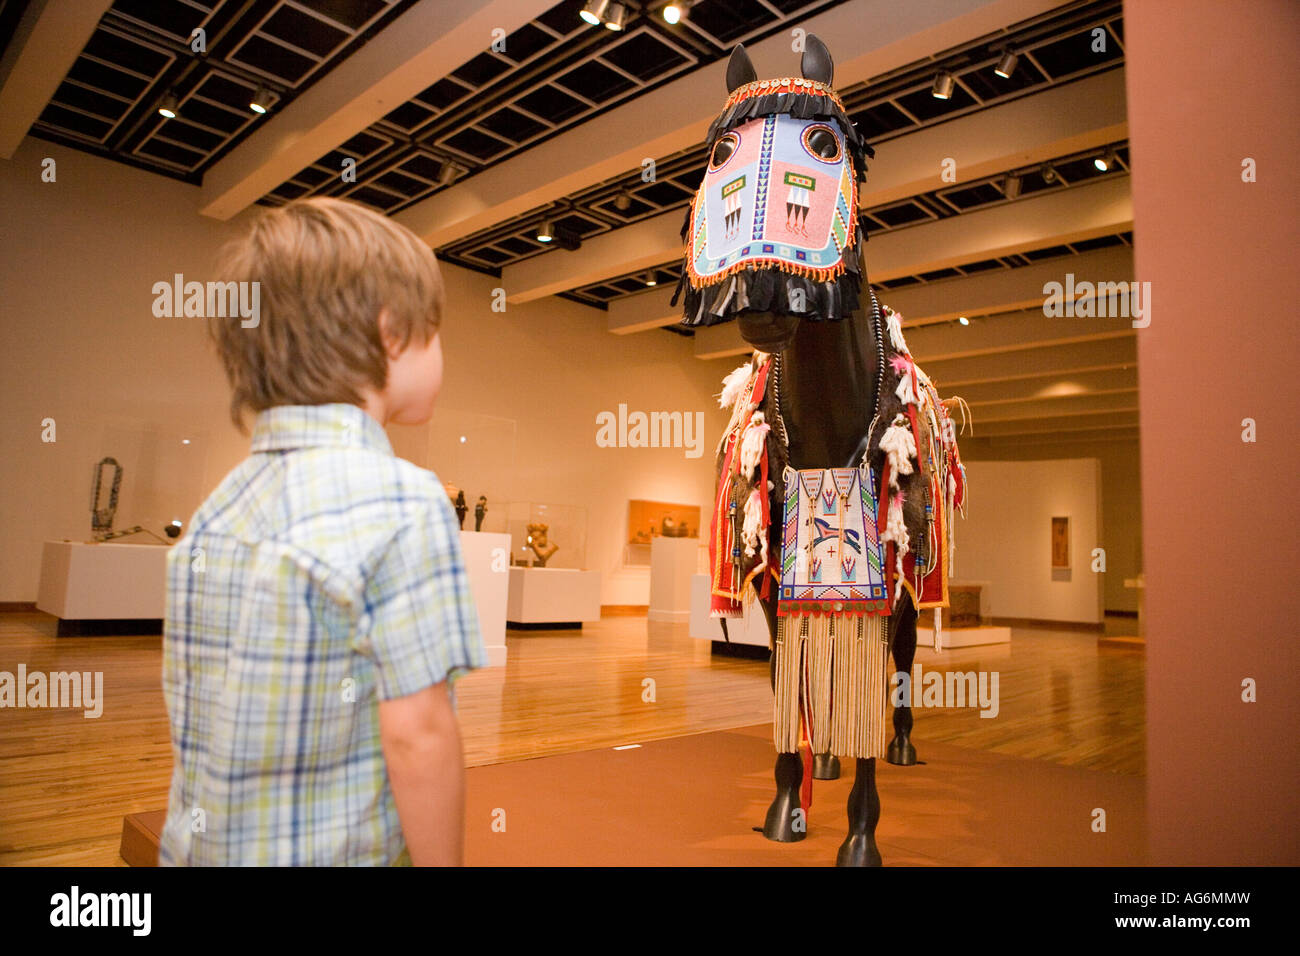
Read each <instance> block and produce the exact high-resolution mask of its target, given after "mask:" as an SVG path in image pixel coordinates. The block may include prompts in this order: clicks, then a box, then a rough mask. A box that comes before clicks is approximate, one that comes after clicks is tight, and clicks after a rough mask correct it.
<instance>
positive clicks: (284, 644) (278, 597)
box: [159, 404, 487, 866]
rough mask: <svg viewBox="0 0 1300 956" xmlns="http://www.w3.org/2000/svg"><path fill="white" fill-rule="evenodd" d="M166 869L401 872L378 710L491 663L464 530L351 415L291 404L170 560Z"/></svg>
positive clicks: (377, 431) (269, 414)
mask: <svg viewBox="0 0 1300 956" xmlns="http://www.w3.org/2000/svg"><path fill="white" fill-rule="evenodd" d="M164 633H165V637H164V641H163V693H164V696H165V697H166V701H167V713H168V715H169V717H170V719H171V737H172V749H173V752H174V756H175V765H174V768H173V772H172V783H171V793H170V797H169V800H168V808H167V822H166V825H165V826H164V828H163V834H162V845H161V850H160V854H159V859H160V862H161V863H162V864H163V865H186V864H190V865H256V866H288V865H345V864H375V865H385V864H394V863H405V862H409V855H408V854H407V853H406V844H405V841H404V839H403V837H402V828H401V824H400V821H399V820H398V816H397V807H396V804H395V803H394V801H393V792H392V788H391V787H390V786H389V782H388V773H387V769H386V767H385V764H384V756H383V752H382V750H381V748H380V739H379V701H381V700H388V699H391V698H394V697H402V696H405V695H407V694H412V693H415V692H416V691H418V690H422V689H423V688H426V687H429V686H431V685H434V684H438V683H440V682H442V681H444V680H447V679H448V678H449V677H451V678H454V677H456V676H459V674H460V673H462V672H464V671H466V670H468V669H470V668H474V667H482V666H484V665H485V664H486V663H487V653H486V651H485V650H484V647H483V641H482V637H481V636H480V634H479V625H478V614H477V611H476V610H475V607H474V602H473V599H472V597H471V594H470V590H469V582H468V579H467V577H466V574H465V568H464V564H463V562H462V560H461V552H460V537H459V530H458V523H457V521H456V517H455V515H454V514H453V512H452V508H451V503H450V502H449V501H448V500H447V495H446V493H445V492H444V491H443V488H442V484H441V483H440V482H439V480H438V478H437V476H436V475H434V474H433V472H431V471H426V470H424V469H422V468H417V467H416V466H415V465H412V464H410V463H409V462H406V461H402V460H401V459H399V458H396V457H395V456H394V455H393V449H392V446H391V445H390V444H389V442H388V436H387V435H385V434H384V430H383V429H382V428H381V427H380V426H379V424H378V423H377V422H376V421H375V420H374V419H372V418H371V417H370V416H369V415H367V414H366V413H365V412H364V411H362V410H361V409H360V408H358V407H356V406H355V405H346V404H337V405H319V406H310V405H286V406H279V407H276V408H271V409H268V410H266V411H264V412H262V413H261V414H260V415H259V416H258V419H257V425H256V428H255V430H254V433H253V442H252V454H251V456H250V457H249V458H248V460H247V461H245V462H243V463H242V464H240V465H239V466H238V467H237V468H235V470H234V471H232V472H231V473H230V474H229V475H228V476H227V477H226V479H225V480H224V481H223V482H222V483H221V484H220V486H219V487H218V488H217V489H216V491H214V492H213V493H212V495H211V496H210V497H209V498H208V500H207V501H205V502H204V503H203V504H202V505H201V506H200V507H199V510H198V511H197V512H195V514H194V518H193V520H192V521H191V523H190V529H189V532H188V533H187V534H186V535H185V537H184V538H182V539H181V540H180V542H178V543H177V544H176V546H175V547H173V549H172V550H171V552H170V554H169V555H168V560H167V617H166V625H165V630H164Z"/></svg>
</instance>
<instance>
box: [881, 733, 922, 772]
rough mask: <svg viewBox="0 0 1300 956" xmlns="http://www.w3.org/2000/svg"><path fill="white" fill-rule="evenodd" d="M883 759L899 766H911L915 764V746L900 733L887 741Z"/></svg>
mask: <svg viewBox="0 0 1300 956" xmlns="http://www.w3.org/2000/svg"><path fill="white" fill-rule="evenodd" d="M885 760H886V761H888V762H889V763H892V764H897V765H898V766H900V767H913V766H915V765H916V748H915V747H913V746H912V741H911V740H909V739H908V738H907V737H904V736H902V735H901V734H900V735H898V736H896V737H895V738H894V739H893V740H891V741H890V742H889V751H888V752H887V753H886V754H885Z"/></svg>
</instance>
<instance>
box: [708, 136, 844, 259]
mask: <svg viewBox="0 0 1300 956" xmlns="http://www.w3.org/2000/svg"><path fill="white" fill-rule="evenodd" d="M722 140H724V141H726V142H727V144H728V145H729V146H730V152H729V153H728V152H727V150H726V149H725V148H724V149H723V150H721V151H719V150H717V149H716V148H715V151H714V154H713V155H714V156H719V157H720V156H722V155H723V154H724V153H725V154H726V155H725V158H722V159H720V161H718V162H716V163H715V162H714V161H713V160H712V158H711V159H710V163H709V168H708V171H707V172H706V173H705V174H704V180H703V181H702V182H701V183H700V189H699V192H698V193H697V194H696V197H695V203H694V207H693V209H694V215H693V217H692V228H691V248H690V251H689V253H688V262H689V263H690V266H691V268H692V270H693V271H694V272H695V276H696V278H697V280H699V281H703V282H705V283H707V282H710V281H713V280H716V279H718V278H720V277H721V276H724V275H728V274H730V273H732V272H735V271H737V270H738V269H741V268H745V267H746V266H753V267H757V266H775V267H777V268H781V267H783V266H784V267H789V268H792V269H797V270H810V271H811V270H829V269H834V268H836V267H838V266H839V265H840V264H841V260H842V257H843V253H844V249H845V247H846V246H847V245H848V243H849V241H850V237H851V236H852V235H853V223H854V219H855V217H856V215H857V208H856V205H857V194H856V190H855V187H854V181H853V167H852V163H851V162H850V161H849V159H848V157H847V156H846V155H845V150H844V137H843V135H842V134H841V133H840V131H839V129H838V127H837V126H836V125H835V124H833V123H826V122H824V121H821V120H815V119H814V120H800V119H795V118H793V117H790V116H786V115H777V116H764V117H761V118H759V119H755V120H751V121H750V122H748V123H745V124H743V125H741V126H739V127H738V128H736V129H735V130H733V131H731V132H729V133H726V134H724V136H723V137H722ZM823 154H825V155H827V156H828V157H829V158H825V159H824V158H823Z"/></svg>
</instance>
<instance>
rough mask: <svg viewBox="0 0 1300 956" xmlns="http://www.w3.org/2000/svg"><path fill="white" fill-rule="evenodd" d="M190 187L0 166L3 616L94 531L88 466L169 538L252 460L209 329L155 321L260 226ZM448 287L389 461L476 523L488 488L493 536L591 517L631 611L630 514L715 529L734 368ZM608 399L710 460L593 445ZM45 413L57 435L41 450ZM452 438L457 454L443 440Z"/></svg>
mask: <svg viewBox="0 0 1300 956" xmlns="http://www.w3.org/2000/svg"><path fill="white" fill-rule="evenodd" d="M45 157H50V158H53V159H54V160H55V161H56V164H57V165H56V170H57V179H56V181H55V182H53V183H46V182H42V181H41V175H40V174H41V162H42V159H44V158H45ZM198 194H199V190H198V188H197V187H195V186H190V185H187V184H184V183H179V182H174V181H171V180H168V179H165V178H163V177H160V176H158V175H156V174H152V173H147V172H144V171H139V170H135V169H132V168H129V167H127V166H124V165H122V164H119V163H114V162H110V161H107V160H102V159H99V158H96V157H93V156H90V155H87V154H85V153H81V152H77V151H74V150H69V149H64V148H62V147H59V146H56V145H54V144H51V143H47V142H44V141H41V140H36V139H32V138H30V137H29V138H28V139H27V140H25V141H24V143H23V145H22V146H21V147H20V149H19V151H18V152H17V154H16V155H15V156H14V158H13V159H12V160H10V161H8V162H0V210H2V211H3V231H2V232H0V401H3V416H2V417H0V481H2V482H3V492H2V493H0V536H2V538H3V541H4V547H3V548H0V601H32V600H35V597H36V588H37V578H38V569H39V561H40V550H41V543H42V542H43V541H44V540H46V539H50V538H54V539H60V538H65V537H66V538H71V539H73V540H86V539H88V538H89V537H90V492H91V482H92V469H93V465H94V463H95V462H96V461H98V460H99V459H100V458H101V457H103V456H105V455H112V456H114V457H116V458H117V460H118V461H119V463H120V464H121V465H122V466H123V468H124V470H125V471H124V477H123V483H122V488H121V498H120V504H119V508H118V514H117V519H116V521H115V522H114V525H115V526H116V527H119V528H120V527H126V526H129V525H133V524H137V523H138V524H144V525H146V526H147V527H151V528H153V529H154V530H156V531H161V527H162V525H163V524H165V523H166V522H167V521H169V520H171V519H172V518H173V517H176V518H179V519H181V520H182V521H187V520H188V519H189V516H190V514H191V513H192V511H193V509H194V508H195V507H196V506H197V505H198V503H199V502H200V501H201V500H202V498H203V497H205V496H206V495H207V494H208V492H209V491H211V489H212V488H213V487H214V486H215V485H216V484H217V483H218V482H219V481H220V480H221V478H222V477H223V476H224V475H225V474H226V473H227V472H228V471H229V470H230V469H231V468H232V467H233V466H234V465H235V464H237V463H238V462H239V461H240V460H241V459H242V458H243V457H245V455H246V454H247V449H248V437H247V436H245V435H241V434H240V433H239V432H237V431H236V430H235V428H234V426H233V425H232V424H231V422H230V419H229V416H228V412H227V406H228V391H227V387H226V383H225V379H224V376H223V374H222V372H221V369H220V366H219V364H218V362H217V360H216V358H215V356H214V354H213V353H212V350H211V348H210V346H209V345H208V342H207V339H206V337H205V335H204V332H203V327H202V320H199V319H193V318H189V319H186V318H179V319H161V318H156V317H155V316H154V315H153V313H152V305H153V298H154V297H153V294H152V291H151V290H152V287H153V284H154V283H155V282H158V281H168V280H170V279H171V277H172V276H173V275H174V274H175V273H182V274H183V275H184V276H185V278H186V279H187V280H190V279H195V280H199V281H206V280H207V279H208V278H211V276H210V274H209V271H210V268H211V263H212V261H213V259H214V256H215V254H216V252H217V250H218V249H219V247H220V245H221V243H222V242H223V241H224V240H225V239H226V238H228V237H229V236H231V235H232V234H233V231H234V230H236V229H238V228H239V226H240V225H242V224H243V223H244V222H246V219H247V217H248V216H249V215H255V214H256V210H250V211H247V212H245V213H244V214H242V215H241V217H239V218H238V219H237V220H235V221H234V222H231V223H219V222H215V221H213V220H210V219H206V218H204V217H202V216H200V215H199V214H198V213H197V211H196V208H197V202H198ZM570 254H571V253H568V252H564V251H560V252H554V253H549V254H548V255H554V256H566V255H570ZM577 254H580V253H577ZM443 273H444V278H445V281H446V284H447V304H448V307H447V314H446V316H445V320H444V330H443V346H444V355H445V358H446V375H445V383H444V387H443V392H442V394H441V396H440V398H439V404H438V407H437V409H436V410H435V412H434V421H433V423H432V424H431V425H430V426H429V427H427V428H421V429H414V428H397V427H395V428H390V432H389V433H390V436H391V437H392V439H393V442H394V447H395V449H396V450H397V452H398V453H399V454H402V455H404V456H406V457H409V458H411V459H412V460H414V461H416V463H417V464H420V465H423V466H425V467H431V468H433V469H434V470H435V471H436V472H437V473H438V475H439V477H440V478H441V479H442V480H443V481H444V482H450V483H453V484H456V485H458V486H460V487H462V488H464V490H465V492H466V496H467V498H468V500H469V503H470V506H471V508H472V507H473V504H474V501H475V499H476V498H477V496H478V494H480V493H485V494H487V495H488V496H489V499H490V503H489V509H490V512H489V521H488V523H487V525H486V526H485V529H495V528H497V527H499V525H498V524H497V522H504V520H505V515H506V511H507V510H508V509H507V505H508V503H509V501H515V502H536V503H546V504H551V505H565V506H570V507H571V508H574V509H579V510H580V511H582V512H584V513H585V523H586V542H585V555H584V559H583V561H582V563H583V564H585V566H586V567H588V568H594V569H596V570H599V571H600V572H601V574H602V578H603V582H604V584H603V591H602V603H604V604H645V603H646V602H647V600H648V594H649V569H648V568H640V567H625V566H624V548H623V544H624V541H625V537H626V527H627V503H628V500H629V499H632V498H645V499H650V500H659V501H668V502H680V503H686V504H697V505H699V506H701V508H702V510H703V511H704V513H705V515H707V505H708V502H709V499H710V496H711V492H712V487H713V471H712V450H713V444H714V442H715V441H716V438H717V436H718V435H719V434H720V432H721V430H722V428H723V426H724V425H725V419H724V418H723V416H722V414H721V412H720V411H718V409H717V404H716V401H715V400H714V398H713V396H714V395H716V394H717V392H718V391H719V389H720V387H721V379H722V376H723V375H725V374H726V373H727V372H728V371H730V370H731V368H732V367H733V366H734V365H735V364H737V362H736V360H732V359H725V360H720V361H715V362H701V361H699V360H697V359H695V358H693V357H692V356H691V349H690V342H689V340H688V339H685V338H681V337H678V336H674V335H672V334H670V333H668V332H651V333H646V334H642V335H636V336H614V335H611V334H609V333H608V332H607V331H606V330H605V315H604V313H603V312H600V311H598V310H594V309H590V308H587V307H585V306H581V305H578V304H576V303H572V302H568V301H566V300H562V299H556V298H548V299H544V300H541V301H539V302H536V303H532V304H529V305H524V306H510V307H508V310H507V311H506V312H504V313H502V312H494V311H493V310H492V301H493V290H494V289H495V288H496V287H497V286H498V284H499V280H497V279H494V278H493V277H491V276H488V275H483V274H479V273H476V272H472V271H468V270H464V269H460V268H457V267H455V266H446V265H444V267H443ZM620 403H623V404H625V405H626V406H627V408H628V411H629V412H632V411H643V412H652V411H661V412H674V411H676V412H682V413H684V417H685V416H687V415H689V416H690V417H691V418H694V417H695V413H700V414H702V415H703V422H704V427H703V435H702V436H696V437H697V439H699V440H700V441H701V444H700V446H699V447H700V448H702V454H700V455H699V457H690V456H689V454H688V449H686V448H682V447H678V448H602V447H599V446H598V445H597V443H596V434H597V425H596V421H597V416H598V415H599V414H600V413H601V412H613V413H617V412H618V408H619V405H620ZM48 420H53V422H54V433H53V434H54V437H55V438H56V440H55V441H53V442H47V441H43V440H42V435H43V433H44V434H46V436H47V437H48V435H49V429H48V426H47V425H46V424H44V423H46V422H47V421H48ZM461 434H465V435H466V436H467V442H466V443H464V446H463V447H459V448H456V447H452V445H453V444H455V445H460V444H461V443H459V436H460V435H461ZM511 436H513V440H511ZM471 441H472V442H476V443H477V444H476V445H475V446H473V447H471V446H470V442H471ZM476 449H481V450H476ZM110 477H111V476H109V475H106V476H105V482H106V487H105V494H107V482H108V480H109V478H110ZM705 520H707V517H706V519H705ZM466 527H471V528H472V527H473V515H472V513H471V515H470V517H469V518H468V519H467V521H466ZM502 530H504V528H502ZM126 540H128V541H129V540H139V539H130V538H129V539H126ZM557 543H558V544H559V545H560V546H561V548H562V549H564V548H566V547H567V548H569V549H570V550H572V549H574V548H576V547H577V545H576V544H575V543H574V542H572V541H563V540H559V541H557Z"/></svg>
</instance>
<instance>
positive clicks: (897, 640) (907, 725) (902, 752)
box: [885, 600, 917, 767]
mask: <svg viewBox="0 0 1300 956" xmlns="http://www.w3.org/2000/svg"><path fill="white" fill-rule="evenodd" d="M916 617H917V614H916V607H915V606H913V604H912V602H911V601H910V600H904V601H903V602H902V607H901V608H900V609H899V610H897V611H896V612H895V613H894V616H893V618H892V619H891V620H890V625H891V626H892V627H893V629H894V640H893V654H894V667H895V669H896V670H897V672H898V673H900V674H907V675H908V683H907V688H908V691H909V696H908V698H907V699H905V700H904V701H903V703H902V705H900V706H896V707H895V708H894V739H893V740H891V741H890V742H889V750H888V752H887V753H886V754H885V759H886V760H888V761H889V762H890V763H893V764H898V765H899V766H901V767H910V766H912V765H914V764H915V763H916V748H915V747H913V746H912V701H911V698H910V692H911V674H912V662H913V661H914V660H915V659H916Z"/></svg>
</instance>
